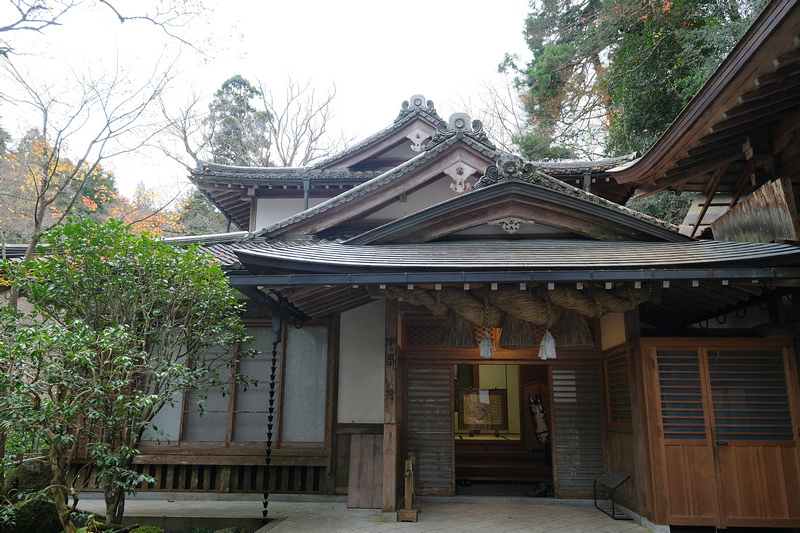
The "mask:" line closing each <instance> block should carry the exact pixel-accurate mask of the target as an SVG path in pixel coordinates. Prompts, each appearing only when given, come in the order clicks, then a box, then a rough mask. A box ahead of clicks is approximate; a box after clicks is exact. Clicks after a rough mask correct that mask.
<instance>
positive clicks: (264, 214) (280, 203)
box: [250, 198, 326, 231]
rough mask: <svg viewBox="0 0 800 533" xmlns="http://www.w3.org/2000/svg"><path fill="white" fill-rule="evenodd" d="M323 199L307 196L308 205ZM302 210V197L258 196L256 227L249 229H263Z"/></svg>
mask: <svg viewBox="0 0 800 533" xmlns="http://www.w3.org/2000/svg"><path fill="white" fill-rule="evenodd" d="M325 200H326V198H309V200H308V207H314V206H316V205H319V204H321V203H322V202H324V201H325ZM302 211H303V199H302V198H259V199H258V200H256V227H255V228H251V230H250V231H258V230H260V229H264V228H266V227H267V226H271V225H272V224H274V223H275V222H278V221H279V220H283V219H284V218H287V217H290V216H292V215H296V214H297V213H300V212H302Z"/></svg>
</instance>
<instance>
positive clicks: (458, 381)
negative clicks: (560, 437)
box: [453, 364, 553, 498]
mask: <svg viewBox="0 0 800 533" xmlns="http://www.w3.org/2000/svg"><path fill="white" fill-rule="evenodd" d="M453 377H454V387H453V390H454V398H453V414H454V421H453V428H454V431H453V438H454V440H455V445H454V451H455V457H454V469H455V479H456V494H458V495H461V496H504V497H535V498H540V497H552V496H553V468H552V450H551V446H550V431H551V430H552V429H551V426H550V422H551V420H550V416H551V411H552V410H551V405H552V398H551V394H550V378H549V368H548V365H546V364H535V365H502V364H490V365H473V364H458V365H455V368H454V373H453Z"/></svg>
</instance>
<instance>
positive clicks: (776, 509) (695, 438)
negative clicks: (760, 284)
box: [650, 341, 800, 528]
mask: <svg viewBox="0 0 800 533" xmlns="http://www.w3.org/2000/svg"><path fill="white" fill-rule="evenodd" d="M727 344H728V346H727V347H724V348H723V349H722V350H719V349H716V348H715V347H714V346H713V345H711V346H705V347H697V348H692V349H667V348H665V349H661V348H656V349H655V350H654V356H655V357H654V360H653V365H652V368H653V369H654V370H655V372H653V376H654V378H655V380H654V382H652V383H654V385H656V387H655V388H654V390H657V391H658V397H657V398H656V397H655V396H654V395H650V401H651V405H652V406H653V407H655V409H654V411H655V413H657V415H656V417H655V420H657V421H658V426H657V427H656V428H655V432H654V433H655V435H654V439H653V441H654V442H658V443H660V446H659V447H660V452H661V453H660V454H656V456H654V464H653V480H654V487H655V507H656V508H657V509H659V511H658V513H657V514H658V515H659V516H658V517H657V518H658V519H663V520H665V521H666V523H668V524H671V525H713V526H716V527H723V528H724V527H737V526H738V527H746V526H764V527H767V526H775V527H780V526H783V527H788V526H797V525H800V467H799V466H800V465H798V462H799V461H798V448H797V428H798V422H797V412H796V411H797V406H796V405H794V406H793V405H792V404H793V403H796V401H797V400H796V398H797V392H793V391H796V390H797V384H796V371H795V370H794V369H793V367H792V361H791V359H790V353H789V350H788V349H787V348H784V347H780V346H775V343H774V342H768V341H764V342H763V344H766V345H769V344H772V345H773V346H775V347H774V348H749V349H748V348H738V347H733V346H735V344H732V343H727ZM745 344H746V343H745ZM793 411H794V412H793ZM651 412H653V411H652V410H651ZM651 434H652V433H651Z"/></svg>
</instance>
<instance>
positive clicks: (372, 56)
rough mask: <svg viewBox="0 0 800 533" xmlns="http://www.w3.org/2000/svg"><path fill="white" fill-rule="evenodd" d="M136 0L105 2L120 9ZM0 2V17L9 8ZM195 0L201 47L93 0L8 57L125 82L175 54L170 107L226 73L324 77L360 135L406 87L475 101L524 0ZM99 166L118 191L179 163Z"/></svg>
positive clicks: (53, 80) (506, 48)
mask: <svg viewBox="0 0 800 533" xmlns="http://www.w3.org/2000/svg"><path fill="white" fill-rule="evenodd" d="M88 1H89V2H91V1H92V0H88ZM147 1H148V2H149V1H150V0H147ZM153 1H156V0H153ZM142 3H143V0H120V1H118V2H115V4H118V5H119V6H121V7H127V8H128V9H130V10H136V9H138V8H137V6H139V5H140V4H142ZM144 3H146V2H144ZM4 4H7V2H2V3H0V6H2V7H0V23H2V22H5V20H6V19H7V15H8V13H4V12H3V10H5V9H8V8H7V7H5V5H4ZM203 5H204V6H206V7H207V8H208V9H207V10H206V12H205V15H204V16H203V17H201V18H199V19H196V20H194V21H193V22H192V24H191V26H190V27H188V28H186V29H185V30H184V31H185V33H184V35H185V37H186V39H187V40H188V41H190V42H192V43H195V44H196V45H197V46H198V48H201V49H202V50H203V52H204V54H203V55H201V54H199V53H197V52H196V51H193V50H191V49H188V48H186V47H183V48H182V49H181V47H180V46H179V45H178V43H177V42H176V41H175V40H169V39H166V38H165V37H164V36H163V35H162V33H161V32H159V31H158V30H157V29H155V28H150V27H148V26H147V25H146V24H143V23H138V24H137V23H132V22H126V23H125V24H124V25H120V24H119V23H118V22H116V21H115V20H114V18H113V17H112V16H110V14H109V13H107V12H105V11H104V10H102V9H101V8H96V9H95V11H94V14H93V15H91V16H90V15H87V11H86V10H82V11H81V12H80V16H77V14H78V12H77V11H76V12H75V14H76V15H75V16H73V17H68V18H66V19H65V20H64V21H63V23H64V24H63V26H62V27H60V28H49V29H47V30H46V31H45V32H43V33H42V34H38V35H27V36H22V37H19V38H18V40H17V41H16V42H15V45H16V46H17V47H18V49H22V48H24V49H25V50H26V51H29V52H31V53H32V54H33V55H32V56H29V57H20V58H18V59H17V60H16V64H18V65H20V66H22V68H23V69H27V71H28V73H29V75H30V76H36V77H41V79H44V80H47V82H48V83H49V84H50V85H51V86H52V87H54V88H57V89H58V90H67V89H68V87H69V82H70V80H71V79H72V77H73V75H74V74H73V73H78V72H85V71H86V70H91V71H92V72H95V73H98V72H102V71H105V70H108V69H112V68H113V67H114V65H115V64H116V63H119V64H120V65H121V66H122V67H123V68H125V69H129V70H131V74H130V76H131V80H132V83H135V80H136V76H137V75H142V76H143V75H144V74H143V73H147V72H149V71H150V70H151V69H153V68H154V65H155V64H156V62H157V61H158V60H159V58H161V60H162V64H163V62H165V61H171V60H173V59H175V58H177V59H176V66H177V68H178V70H179V71H180V76H179V77H178V78H177V79H176V81H175V83H174V84H173V86H172V88H171V89H170V93H169V95H168V100H167V102H168V104H169V105H175V106H178V105H180V104H181V103H183V102H185V101H187V100H188V99H189V98H190V97H191V94H192V93H194V94H196V95H198V96H201V97H205V98H210V97H211V96H212V95H213V93H214V91H216V90H217V89H218V88H219V87H220V86H221V84H222V82H223V81H225V80H226V79H227V78H229V77H231V76H233V75H235V74H241V75H243V76H244V77H245V78H248V79H250V80H251V81H254V80H255V79H260V80H262V81H264V82H265V83H266V84H267V85H268V86H270V87H272V88H274V90H276V91H280V90H281V88H282V87H283V86H284V85H285V82H286V80H287V78H288V77H289V76H291V77H293V78H295V79H297V80H301V81H306V80H310V81H311V82H312V83H313V84H314V85H315V86H317V87H319V88H320V89H322V90H325V89H326V88H328V87H329V86H331V84H335V85H336V90H337V95H336V99H335V101H334V107H335V114H336V117H335V122H334V129H336V130H340V129H344V130H346V131H347V132H348V133H350V134H355V135H357V137H358V138H359V139H360V138H363V137H365V136H367V135H370V134H372V133H374V132H376V131H378V130H380V129H382V128H384V127H386V126H388V125H389V124H391V122H392V121H393V120H394V118H395V117H396V116H397V113H398V111H399V110H400V107H401V104H402V102H403V100H407V99H409V98H410V97H411V96H412V95H414V94H423V95H424V96H425V97H426V98H427V99H430V100H433V102H434V103H435V105H436V108H437V111H438V112H439V115H440V116H442V117H443V118H447V117H448V116H449V115H450V114H452V113H454V112H458V111H464V110H466V109H463V108H464V105H463V104H462V102H463V101H473V102H475V101H476V100H478V99H479V98H480V97H479V94H480V93H481V91H482V89H483V87H484V85H485V84H487V83H495V82H497V81H498V74H497V65H498V64H499V63H500V62H501V61H502V60H503V57H504V55H505V53H507V52H509V53H518V54H521V55H523V56H524V55H525V53H526V49H525V43H524V39H523V36H522V29H523V24H524V19H525V16H526V14H527V12H528V2H527V0H494V1H492V2H486V1H477V0H429V1H428V2H425V3H423V2H399V1H395V0H292V1H288V0H279V1H278V0H261V1H259V0H225V1H223V0H203ZM4 83H6V82H4ZM3 89H4V90H7V89H8V88H7V87H4V88H3ZM468 111H469V110H468ZM0 117H2V126H3V127H4V128H5V129H6V130H8V131H9V132H10V133H11V134H12V136H14V137H15V138H18V137H19V136H21V135H22V134H24V131H26V130H27V129H28V128H29V127H31V126H36V125H38V123H39V121H40V119H38V118H37V117H36V116H32V115H31V114H30V113H29V112H28V111H26V110H25V109H24V106H12V105H10V104H8V103H5V104H2V105H0ZM473 118H481V117H478V116H475V117H473ZM104 166H105V167H108V168H111V169H112V170H114V172H115V174H116V176H117V182H118V185H119V187H120V189H121V191H122V192H123V193H124V194H130V193H131V192H132V191H133V189H134V188H135V186H136V183H137V182H138V181H139V180H143V181H144V182H145V184H146V185H148V186H169V187H178V186H180V185H181V184H184V185H185V183H186V179H185V176H186V174H187V172H186V171H185V169H183V168H182V167H181V165H179V164H178V163H176V162H174V161H170V160H169V159H168V158H166V157H162V156H160V155H158V154H157V153H155V152H153V151H147V150H143V151H141V152H140V153H137V154H135V155H132V156H126V157H121V158H119V159H115V160H112V161H108V162H105V163H104Z"/></svg>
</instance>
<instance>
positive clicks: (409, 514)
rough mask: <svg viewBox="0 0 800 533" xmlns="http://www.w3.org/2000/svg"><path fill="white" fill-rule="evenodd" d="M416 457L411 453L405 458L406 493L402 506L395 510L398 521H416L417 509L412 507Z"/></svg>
mask: <svg viewBox="0 0 800 533" xmlns="http://www.w3.org/2000/svg"><path fill="white" fill-rule="evenodd" d="M415 463H416V457H415V456H414V455H412V456H411V457H409V458H408V459H406V468H405V474H404V475H405V478H406V494H405V499H404V500H403V508H402V509H400V510H399V511H397V521H398V522H416V521H417V514H418V513H419V510H418V509H414V464H415Z"/></svg>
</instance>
